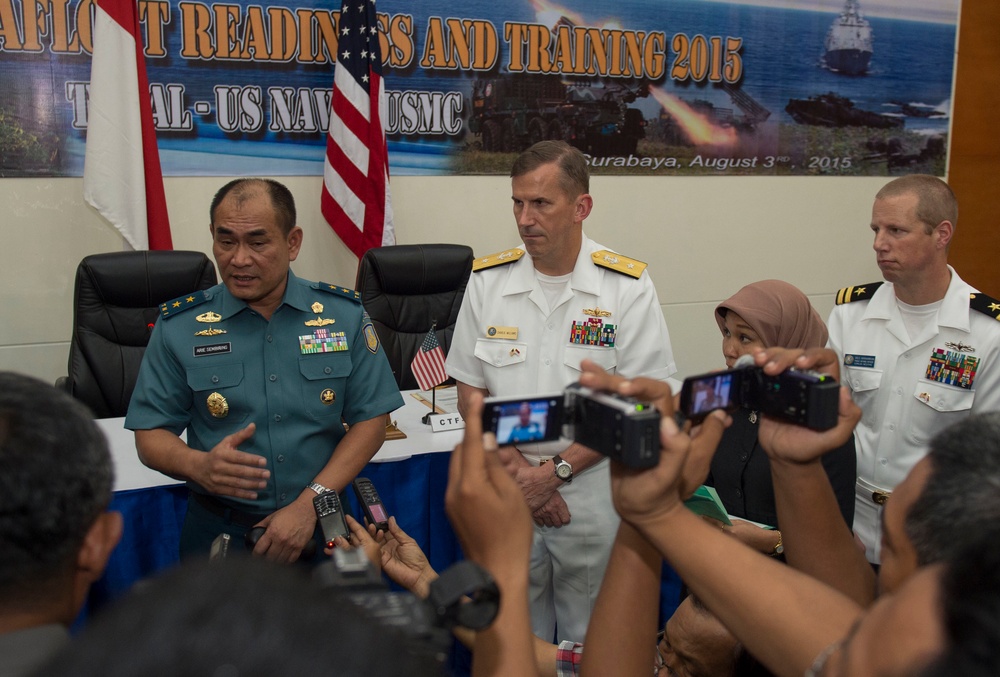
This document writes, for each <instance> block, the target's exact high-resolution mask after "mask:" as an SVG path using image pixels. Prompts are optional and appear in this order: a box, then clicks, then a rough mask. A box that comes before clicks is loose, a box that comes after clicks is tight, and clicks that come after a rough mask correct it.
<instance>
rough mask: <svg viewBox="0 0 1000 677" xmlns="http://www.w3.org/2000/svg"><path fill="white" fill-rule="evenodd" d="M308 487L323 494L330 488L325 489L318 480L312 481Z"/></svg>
mask: <svg viewBox="0 0 1000 677" xmlns="http://www.w3.org/2000/svg"><path fill="white" fill-rule="evenodd" d="M309 488H310V489H312V490H313V491H315V492H316V493H317V494H325V493H326V492H328V491H330V489H327V488H326V487H324V486H323V485H322V484H320V483H318V482H313V483H312V484H310V485H309Z"/></svg>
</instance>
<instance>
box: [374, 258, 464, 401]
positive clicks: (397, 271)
mask: <svg viewBox="0 0 1000 677" xmlns="http://www.w3.org/2000/svg"><path fill="white" fill-rule="evenodd" d="M472 258H473V255H472V249H471V248H469V247H467V246H465V245H458V244H408V245H396V246H393V247H381V248H378V249H369V250H368V251H367V252H365V254H364V256H362V257H361V261H360V262H359V263H358V279H357V284H356V286H357V289H358V291H359V292H361V301H362V303H364V306H365V310H367V311H368V314H369V316H371V318H372V323H373V324H374V325H375V332H376V333H377V334H378V337H379V340H380V341H381V342H382V347H383V349H384V350H385V354H386V357H388V358H389V366H390V367H392V373H393V375H394V376H395V377H396V383H397V384H398V385H399V389H400V390H413V389H416V388H417V387H418V386H417V379H416V378H415V377H414V376H413V371H412V370H411V369H410V362H412V361H413V356H414V355H416V354H417V350H418V349H419V348H420V344H421V343H423V340H424V336H426V335H427V330H428V329H430V328H431V325H432V324H433V323H434V322H437V328H436V332H435V333H436V334H437V337H438V341H439V342H440V343H441V347H442V348H443V349H444V352H445V354H446V355H447V353H448V349H449V348H450V347H451V337H452V334H454V333H455V321H456V320H457V319H458V311H459V308H461V306H462V297H463V296H465V286H466V285H467V284H468V282H469V275H471V274H472Z"/></svg>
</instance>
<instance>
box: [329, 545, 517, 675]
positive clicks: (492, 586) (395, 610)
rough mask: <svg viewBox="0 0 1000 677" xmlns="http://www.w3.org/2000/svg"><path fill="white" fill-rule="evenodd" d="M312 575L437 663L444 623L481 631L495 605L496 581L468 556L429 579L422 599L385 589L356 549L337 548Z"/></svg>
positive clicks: (447, 639) (446, 637) (445, 635)
mask: <svg viewBox="0 0 1000 677" xmlns="http://www.w3.org/2000/svg"><path fill="white" fill-rule="evenodd" d="M313 578H314V579H315V580H316V581H317V582H318V583H319V584H320V585H321V586H323V587H327V588H336V589H337V590H338V592H340V593H342V594H343V595H344V596H345V597H346V598H347V599H348V600H350V601H351V602H352V603H353V604H355V605H357V606H358V607H359V608H360V609H361V610H362V612H363V613H365V614H367V615H369V616H371V617H373V618H374V619H375V620H377V621H378V622H379V623H380V624H382V625H383V626H385V627H391V628H395V629H396V630H397V631H398V632H399V633H400V634H401V635H402V636H403V637H404V639H405V640H406V644H407V648H408V649H409V650H410V651H412V652H416V653H423V654H425V655H430V656H431V657H432V658H434V659H435V660H436V661H438V662H439V663H440V664H443V663H444V661H445V660H446V658H447V655H448V652H449V650H450V648H451V634H450V633H449V632H448V630H449V629H450V628H453V627H455V626H460V627H466V628H470V629H472V630H482V629H484V628H486V627H488V626H489V625H490V623H492V622H493V619H494V618H496V615H497V611H498V610H499V607H500V591H499V589H498V588H497V586H496V583H495V582H494V581H493V579H492V578H491V577H490V575H489V574H488V573H486V571H485V570H483V569H482V568H480V567H479V566H478V565H476V564H475V563H474V562H471V561H469V560H461V561H459V562H456V563H455V564H453V565H452V566H451V567H449V568H448V569H446V570H445V571H444V572H443V573H442V574H441V576H440V577H439V578H437V579H435V580H434V581H433V582H432V583H431V585H430V590H429V594H428V598H427V599H426V600H422V599H420V598H418V597H416V596H414V595H412V594H410V593H409V592H393V591H390V590H389V589H388V588H387V587H386V585H385V583H384V582H383V581H382V577H381V575H380V574H379V572H378V571H377V570H376V569H375V567H374V566H373V565H372V563H371V562H370V561H369V560H368V556H367V555H366V554H365V553H364V551H363V550H362V549H360V548H355V549H352V550H342V549H340V548H337V549H336V550H334V551H333V556H332V557H331V558H330V559H329V560H327V561H325V562H323V563H322V564H319V565H317V566H316V568H315V569H314V570H313Z"/></svg>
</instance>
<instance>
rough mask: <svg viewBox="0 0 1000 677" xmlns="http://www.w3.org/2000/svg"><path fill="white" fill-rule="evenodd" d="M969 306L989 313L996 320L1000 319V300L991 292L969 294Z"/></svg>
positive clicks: (986, 313) (977, 310) (985, 313)
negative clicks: (991, 294) (990, 293)
mask: <svg viewBox="0 0 1000 677" xmlns="http://www.w3.org/2000/svg"><path fill="white" fill-rule="evenodd" d="M969 308H972V309H973V310H975V311H976V312H980V313H983V314H984V315H989V316H990V317H992V318H993V319H994V320H1000V301H997V300H996V299H995V298H993V297H992V296H990V295H989V294H984V293H982V292H975V293H973V294H969Z"/></svg>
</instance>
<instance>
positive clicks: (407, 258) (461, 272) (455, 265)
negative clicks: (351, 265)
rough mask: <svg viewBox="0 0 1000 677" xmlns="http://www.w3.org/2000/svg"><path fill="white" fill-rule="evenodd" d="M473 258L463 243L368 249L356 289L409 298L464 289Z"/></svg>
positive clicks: (363, 258) (360, 264) (363, 257)
mask: <svg viewBox="0 0 1000 677" xmlns="http://www.w3.org/2000/svg"><path fill="white" fill-rule="evenodd" d="M472 256H473V254H472V249H471V248H470V247H467V246H466V245H460V244H426V245H425V244H413V245H396V246H392V247H380V248H377V249H369V250H368V251H367V252H365V253H364V256H362V257H361V262H360V263H359V265H358V283H357V288H358V289H359V290H367V289H371V288H377V289H380V290H381V292H382V293H386V294H401V295H407V296H419V295H425V294H438V293H441V292H448V291H454V290H455V289H458V288H460V289H462V290H464V289H465V283H466V281H467V280H468V278H469V273H470V271H471V270H472ZM372 277H374V279H371V278H372Z"/></svg>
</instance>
